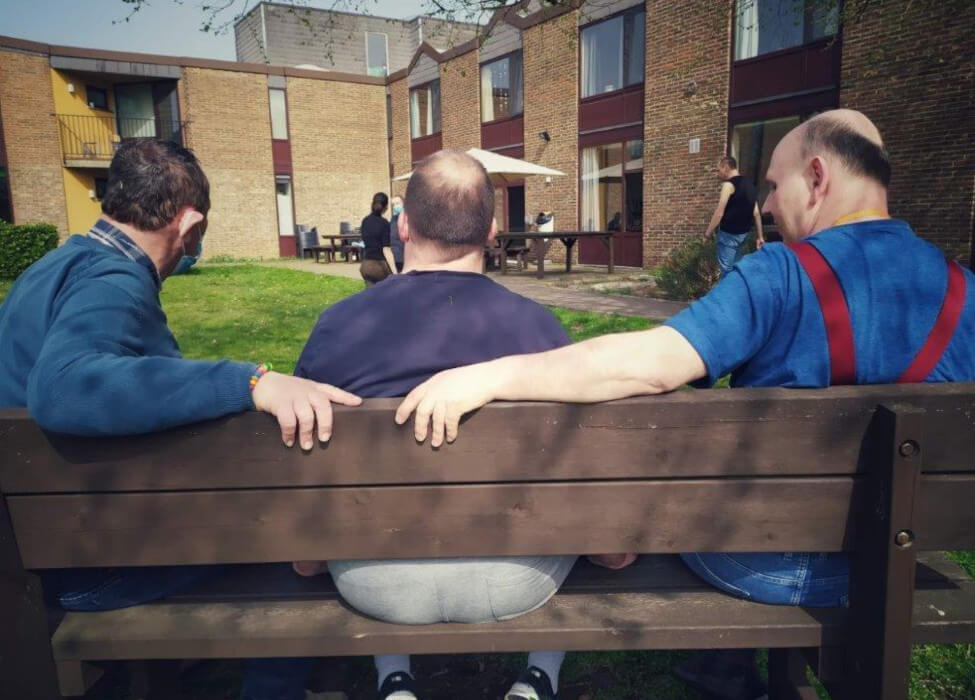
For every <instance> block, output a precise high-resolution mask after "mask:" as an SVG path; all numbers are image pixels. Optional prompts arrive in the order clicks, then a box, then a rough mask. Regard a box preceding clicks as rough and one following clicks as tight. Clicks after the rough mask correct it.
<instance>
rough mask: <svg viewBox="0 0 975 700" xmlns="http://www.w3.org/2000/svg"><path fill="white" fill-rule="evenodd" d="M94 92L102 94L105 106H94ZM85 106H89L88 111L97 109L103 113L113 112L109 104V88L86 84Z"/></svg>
mask: <svg viewBox="0 0 975 700" xmlns="http://www.w3.org/2000/svg"><path fill="white" fill-rule="evenodd" d="M92 92H94V93H95V94H99V93H100V94H101V97H102V103H103V104H104V106H99V105H94V104H92V100H91V95H92ZM85 104H86V105H88V109H97V110H99V111H101V112H111V111H112V110H111V108H110V107H109V103H108V88H103V87H98V86H97V85H88V84H85Z"/></svg>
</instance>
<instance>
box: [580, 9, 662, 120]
mask: <svg viewBox="0 0 975 700" xmlns="http://www.w3.org/2000/svg"><path fill="white" fill-rule="evenodd" d="M636 14H643V70H642V71H641V74H640V80H638V81H636V82H633V83H626V61H625V60H624V59H625V58H626V56H625V55H624V52H623V47H624V45H625V43H626V36H625V34H626V16H627V15H636ZM614 19H621V20H622V26H621V28H620V31H621V36H620V41H619V65H620V73H621V75H620V87H618V88H616V89H615V90H607V91H605V92H596V93H593V94H592V95H586V94H585V86H584V85H583V82H582V47H583V41H582V35H583V33H584V32H585V31H586V30H587V29H590V28H592V27H596V26H598V25H600V24H604V23H606V22H611V21H613V20H614ZM646 22H647V8H646V4H645V3H643V4H639V5H633V6H632V7H627V8H625V9H623V10H620V11H619V12H614V13H613V14H611V15H608V16H606V17H600V18H599V19H597V20H593V21H592V22H589V23H588V24H583V25H580V26H579V60H578V70H579V101H580V102H582V101H585V100H592V99H595V98H597V97H605V96H606V95H615V94H616V93H619V92H622V91H624V90H628V89H633V88H635V86H637V85H640V86H644V87H645V86H646V82H647V51H646V42H647V34H646V31H647V28H646V26H647V25H646Z"/></svg>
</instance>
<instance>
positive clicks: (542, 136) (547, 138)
mask: <svg viewBox="0 0 975 700" xmlns="http://www.w3.org/2000/svg"><path fill="white" fill-rule="evenodd" d="M538 138H540V139H541V140H542V141H545V142H546V143H548V142H549V141H551V140H552V135H551V134H550V133H548V132H547V131H543V132H542V133H540V134H539V135H538Z"/></svg>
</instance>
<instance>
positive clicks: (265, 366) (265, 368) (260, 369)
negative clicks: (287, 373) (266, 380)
mask: <svg viewBox="0 0 975 700" xmlns="http://www.w3.org/2000/svg"><path fill="white" fill-rule="evenodd" d="M272 369H274V367H273V366H272V365H271V363H270V362H262V363H261V364H259V365H258V366H257V368H256V369H255V370H254V374H253V375H251V379H250V387H251V391H254V387H255V386H257V383H258V382H259V381H261V377H263V376H264V375H265V374H267V373H268V372H270V371H271V370H272Z"/></svg>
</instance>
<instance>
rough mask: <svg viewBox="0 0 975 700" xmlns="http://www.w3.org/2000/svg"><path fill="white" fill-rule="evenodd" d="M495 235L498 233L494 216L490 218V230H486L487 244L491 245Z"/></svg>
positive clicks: (496, 220)
mask: <svg viewBox="0 0 975 700" xmlns="http://www.w3.org/2000/svg"><path fill="white" fill-rule="evenodd" d="M497 235H498V219H497V217H494V218H492V219H491V230H490V231H488V237H487V242H488V245H492V244H493V243H494V238H495V236H497Z"/></svg>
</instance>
